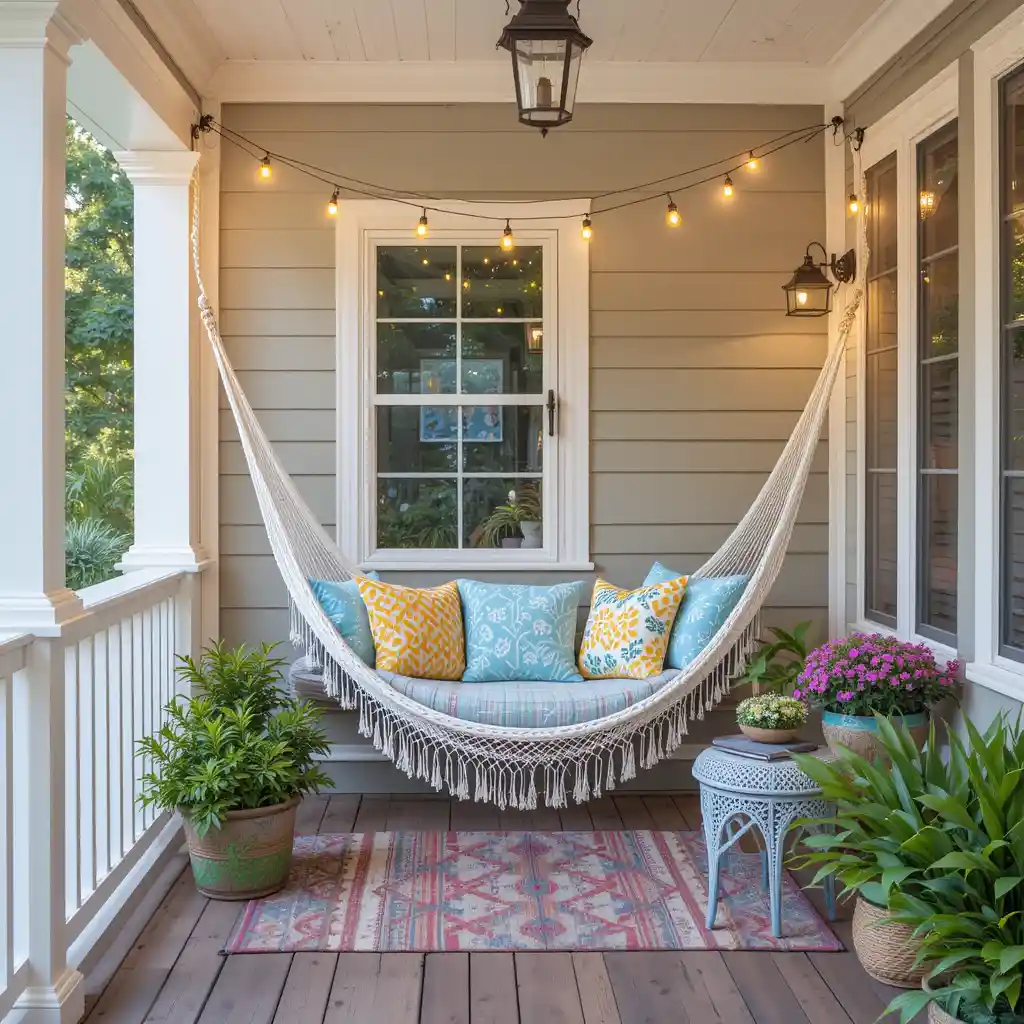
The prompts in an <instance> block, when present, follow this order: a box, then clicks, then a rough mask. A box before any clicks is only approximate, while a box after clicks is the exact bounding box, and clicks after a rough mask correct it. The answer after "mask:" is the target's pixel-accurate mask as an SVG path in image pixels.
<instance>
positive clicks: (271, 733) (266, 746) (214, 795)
mask: <svg viewBox="0 0 1024 1024" xmlns="http://www.w3.org/2000/svg"><path fill="white" fill-rule="evenodd" d="M272 652H273V647H272V646H271V645H266V644H264V645H262V646H261V647H259V648H258V649H255V650H253V649H250V648H247V647H245V646H242V647H238V648H235V649H229V648H227V647H226V646H225V645H223V644H221V643H217V644H214V645H213V646H212V647H209V648H207V649H206V650H204V651H203V654H202V657H201V658H200V659H199V661H194V660H193V659H192V658H189V657H183V658H180V659H179V661H180V664H179V667H178V670H177V671H178V676H179V678H180V679H182V680H183V681H185V682H187V683H188V684H189V685H190V687H191V695H190V696H186V697H175V698H174V699H173V700H172V701H170V702H169V703H168V704H167V705H166V707H165V708H164V713H165V716H166V720H167V721H166V724H165V725H164V727H163V728H162V729H160V731H159V732H157V733H155V734H153V735H152V736H147V737H146V738H145V739H143V740H142V741H140V743H139V748H138V756H139V757H141V758H143V759H144V762H145V761H146V760H148V762H149V766H148V767H149V769H150V770H148V771H146V772H145V773H144V774H143V776H142V793H141V796H140V798H139V800H140V802H141V803H142V805H143V806H155V807H157V808H159V809H161V810H177V811H180V813H181V815H182V819H183V822H184V825H185V835H186V838H187V840H188V844H189V853H190V856H191V860H192V869H193V873H194V874H195V878H196V884H197V885H198V886H199V888H200V890H201V891H202V892H204V893H206V894H207V895H210V896H214V897H218V898H222V899H249V898H253V897H255V896H257V895H265V894H266V893H268V892H273V891H275V890H276V889H278V888H280V887H281V885H283V884H284V880H285V878H287V875H288V868H289V865H290V862H291V848H292V834H293V832H294V825H295V809H296V807H297V806H298V804H299V801H300V799H301V797H302V796H303V795H304V794H306V793H310V792H317V791H318V790H319V789H320V787H322V786H327V785H330V783H331V780H330V778H329V776H327V775H326V774H325V773H324V772H323V771H322V770H321V769H320V768H319V766H318V763H317V760H316V757H317V755H318V754H324V753H326V752H327V746H328V745H327V738H326V736H325V735H324V733H323V730H322V729H321V728H320V726H319V721H318V720H319V715H320V712H319V710H318V709H316V708H314V707H313V706H312V705H311V704H308V703H305V702H301V701H297V700H294V699H292V698H290V697H289V696H287V694H285V693H284V692H282V690H281V689H280V685H279V684H280V681H281V667H282V665H283V664H284V662H283V661H281V660H280V659H277V658H274V657H273V656H272Z"/></svg>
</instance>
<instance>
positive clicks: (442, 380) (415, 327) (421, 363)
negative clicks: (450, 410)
mask: <svg viewBox="0 0 1024 1024" xmlns="http://www.w3.org/2000/svg"><path fill="white" fill-rule="evenodd" d="M455 339H456V329H455V325H454V324H377V393H378V394H380V395H434V394H437V395H451V394H454V393H455V348H456V340H455Z"/></svg>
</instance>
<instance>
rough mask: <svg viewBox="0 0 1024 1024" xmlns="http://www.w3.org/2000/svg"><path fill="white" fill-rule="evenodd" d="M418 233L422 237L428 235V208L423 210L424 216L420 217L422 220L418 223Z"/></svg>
mask: <svg viewBox="0 0 1024 1024" xmlns="http://www.w3.org/2000/svg"><path fill="white" fill-rule="evenodd" d="M416 234H417V235H419V236H420V238H426V237H427V211H426V210H424V211H423V216H422V217H420V222H419V224H417V225H416Z"/></svg>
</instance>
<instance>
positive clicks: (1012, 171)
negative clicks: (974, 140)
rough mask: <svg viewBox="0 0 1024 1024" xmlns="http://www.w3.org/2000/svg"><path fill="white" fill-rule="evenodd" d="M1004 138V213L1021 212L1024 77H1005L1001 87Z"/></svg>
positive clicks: (1023, 199)
mask: <svg viewBox="0 0 1024 1024" xmlns="http://www.w3.org/2000/svg"><path fill="white" fill-rule="evenodd" d="M1003 123H1004V128H1003V139H1004V143H1003V145H1004V154H1003V163H1004V167H1005V178H1006V185H1007V186H1008V188H1007V193H1008V194H1007V197H1006V203H1005V204H1004V211H1003V212H1004V213H1012V212H1013V211H1014V210H1021V209H1024V75H1020V74H1016V75H1013V76H1012V77H1011V78H1008V79H1007V80H1006V82H1005V84H1004V86H1003Z"/></svg>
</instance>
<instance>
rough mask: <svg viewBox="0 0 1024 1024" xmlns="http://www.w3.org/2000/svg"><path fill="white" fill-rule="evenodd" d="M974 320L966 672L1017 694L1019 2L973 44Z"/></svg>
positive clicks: (1023, 695) (1022, 52)
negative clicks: (1013, 564) (1009, 142)
mask: <svg viewBox="0 0 1024 1024" xmlns="http://www.w3.org/2000/svg"><path fill="white" fill-rule="evenodd" d="M972 50H973V51H974V153H975V193H974V204H975V205H974V220H975V239H974V243H975V286H976V295H975V320H974V382H975V392H974V396H975V401H974V409H975V417H974V437H975V451H974V474H975V476H974V484H975V486H974V494H975V505H974V522H975V568H974V609H975V615H974V651H973V659H972V660H971V661H970V662H969V663H968V665H967V669H966V672H967V678H968V679H970V680H971V681H972V682H976V683H980V684H982V685H983V686H986V687H988V688H989V689H992V690H996V691H997V692H999V693H1002V694H1004V695H1006V696H1008V697H1013V698H1015V699H1016V700H1022V699H1024V664H1022V663H1020V662H1017V661H1014V660H1012V659H1011V658H1006V657H1003V656H1002V655H1001V654H1000V653H999V628H1000V627H999V607H1000V601H1001V598H1002V595H1001V593H1000V590H1001V573H1000V570H999V566H1000V562H999V559H1000V557H1001V550H1002V536H1001V534H1002V531H1001V529H1000V528H999V527H998V526H996V525H995V524H997V523H999V522H1000V521H1001V519H1000V510H999V502H1000V479H999V474H1000V451H1001V449H1002V444H1001V433H1002V423H1001V416H1002V388H1001V381H1000V375H1001V366H1000V358H999V354H1000V349H1001V345H1002V324H1001V322H1000V320H1001V317H1000V275H999V260H1000V245H1001V236H1002V231H1001V222H1000V216H999V214H1000V177H999V149H1000V145H1001V132H1000V126H999V83H1000V80H1001V79H1002V78H1003V77H1004V76H1005V75H1007V74H1008V73H1009V72H1011V71H1013V70H1015V69H1017V68H1018V67H1019V66H1020V65H1021V64H1022V63H1024V9H1018V10H1016V11H1014V12H1013V14H1011V15H1010V16H1009V17H1008V18H1005V19H1004V20H1003V21H1002V22H1001V23H1000V24H999V25H997V26H996V27H995V28H994V29H992V30H991V31H990V32H988V33H987V34H986V35H984V36H982V38H981V39H979V40H978V41H977V42H976V43H975V44H974V46H973V47H972Z"/></svg>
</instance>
